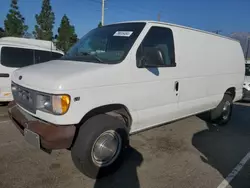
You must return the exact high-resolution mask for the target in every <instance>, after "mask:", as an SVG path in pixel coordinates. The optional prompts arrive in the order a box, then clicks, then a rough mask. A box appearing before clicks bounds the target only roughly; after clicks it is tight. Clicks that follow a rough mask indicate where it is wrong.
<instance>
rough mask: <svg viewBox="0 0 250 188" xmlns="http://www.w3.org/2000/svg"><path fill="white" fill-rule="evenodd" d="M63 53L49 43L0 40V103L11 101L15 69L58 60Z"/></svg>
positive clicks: (10, 38) (16, 39)
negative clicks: (12, 74)
mask: <svg viewBox="0 0 250 188" xmlns="http://www.w3.org/2000/svg"><path fill="white" fill-rule="evenodd" d="M61 56H63V52H62V51H59V50H57V49H56V47H55V46H54V45H53V43H52V42H50V41H44V40H36V39H26V38H17V37H3V38H0V103H2V102H9V101H11V100H13V97H12V94H11V87H10V86H11V73H12V72H13V71H14V70H16V69H17V68H21V67H25V66H28V65H32V64H38V63H43V62H46V61H49V60H54V59H58V58H60V57H61Z"/></svg>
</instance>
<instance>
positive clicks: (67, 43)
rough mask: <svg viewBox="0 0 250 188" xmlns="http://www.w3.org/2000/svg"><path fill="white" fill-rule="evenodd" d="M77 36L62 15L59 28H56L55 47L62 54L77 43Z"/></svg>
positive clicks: (67, 19)
mask: <svg viewBox="0 0 250 188" xmlns="http://www.w3.org/2000/svg"><path fill="white" fill-rule="evenodd" d="M77 40H78V39H77V35H76V33H75V27H74V26H72V25H70V21H69V18H68V17H67V16H66V15H64V16H63V17H62V20H61V24H60V27H59V28H58V36H57V42H56V46H57V48H59V49H61V50H62V51H64V52H67V51H68V50H69V48H70V47H71V46H72V45H73V44H75V43H76V42H77Z"/></svg>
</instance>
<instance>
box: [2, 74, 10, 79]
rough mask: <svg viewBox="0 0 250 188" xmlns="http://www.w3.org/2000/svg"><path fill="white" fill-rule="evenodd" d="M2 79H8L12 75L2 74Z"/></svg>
mask: <svg viewBox="0 0 250 188" xmlns="http://www.w3.org/2000/svg"><path fill="white" fill-rule="evenodd" d="M0 77H2V78H8V77H10V75H9V74H8V73H0Z"/></svg>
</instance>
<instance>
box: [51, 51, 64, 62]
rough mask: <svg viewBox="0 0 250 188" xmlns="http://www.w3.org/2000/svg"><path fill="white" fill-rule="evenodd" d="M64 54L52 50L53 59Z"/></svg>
mask: <svg viewBox="0 0 250 188" xmlns="http://www.w3.org/2000/svg"><path fill="white" fill-rule="evenodd" d="M62 56H63V54H60V53H56V52H52V58H51V60H55V59H59V58H61V57H62Z"/></svg>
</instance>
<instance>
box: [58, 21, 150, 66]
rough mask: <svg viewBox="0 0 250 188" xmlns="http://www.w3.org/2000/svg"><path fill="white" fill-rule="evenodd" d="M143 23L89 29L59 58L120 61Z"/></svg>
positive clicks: (100, 61) (101, 61)
mask: <svg viewBox="0 0 250 188" xmlns="http://www.w3.org/2000/svg"><path fill="white" fill-rule="evenodd" d="M144 26H145V23H121V24H114V25H108V26H103V27H100V28H96V29H93V30H91V31H90V32H89V33H87V34H86V35H85V36H83V37H82V38H81V39H80V40H79V41H78V42H77V43H76V44H75V45H74V46H73V47H72V48H71V49H70V50H69V51H68V52H67V53H66V54H65V55H64V56H63V57H62V58H61V59H62V60H73V61H85V62H92V63H104V64H115V63H119V62H121V61H122V60H123V59H124V58H125V57H126V55H127V54H128V52H129V50H130V49H131V47H132V46H133V44H134V42H135V40H136V39H137V37H138V36H139V34H140V33H141V31H142V29H143V27H144Z"/></svg>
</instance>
